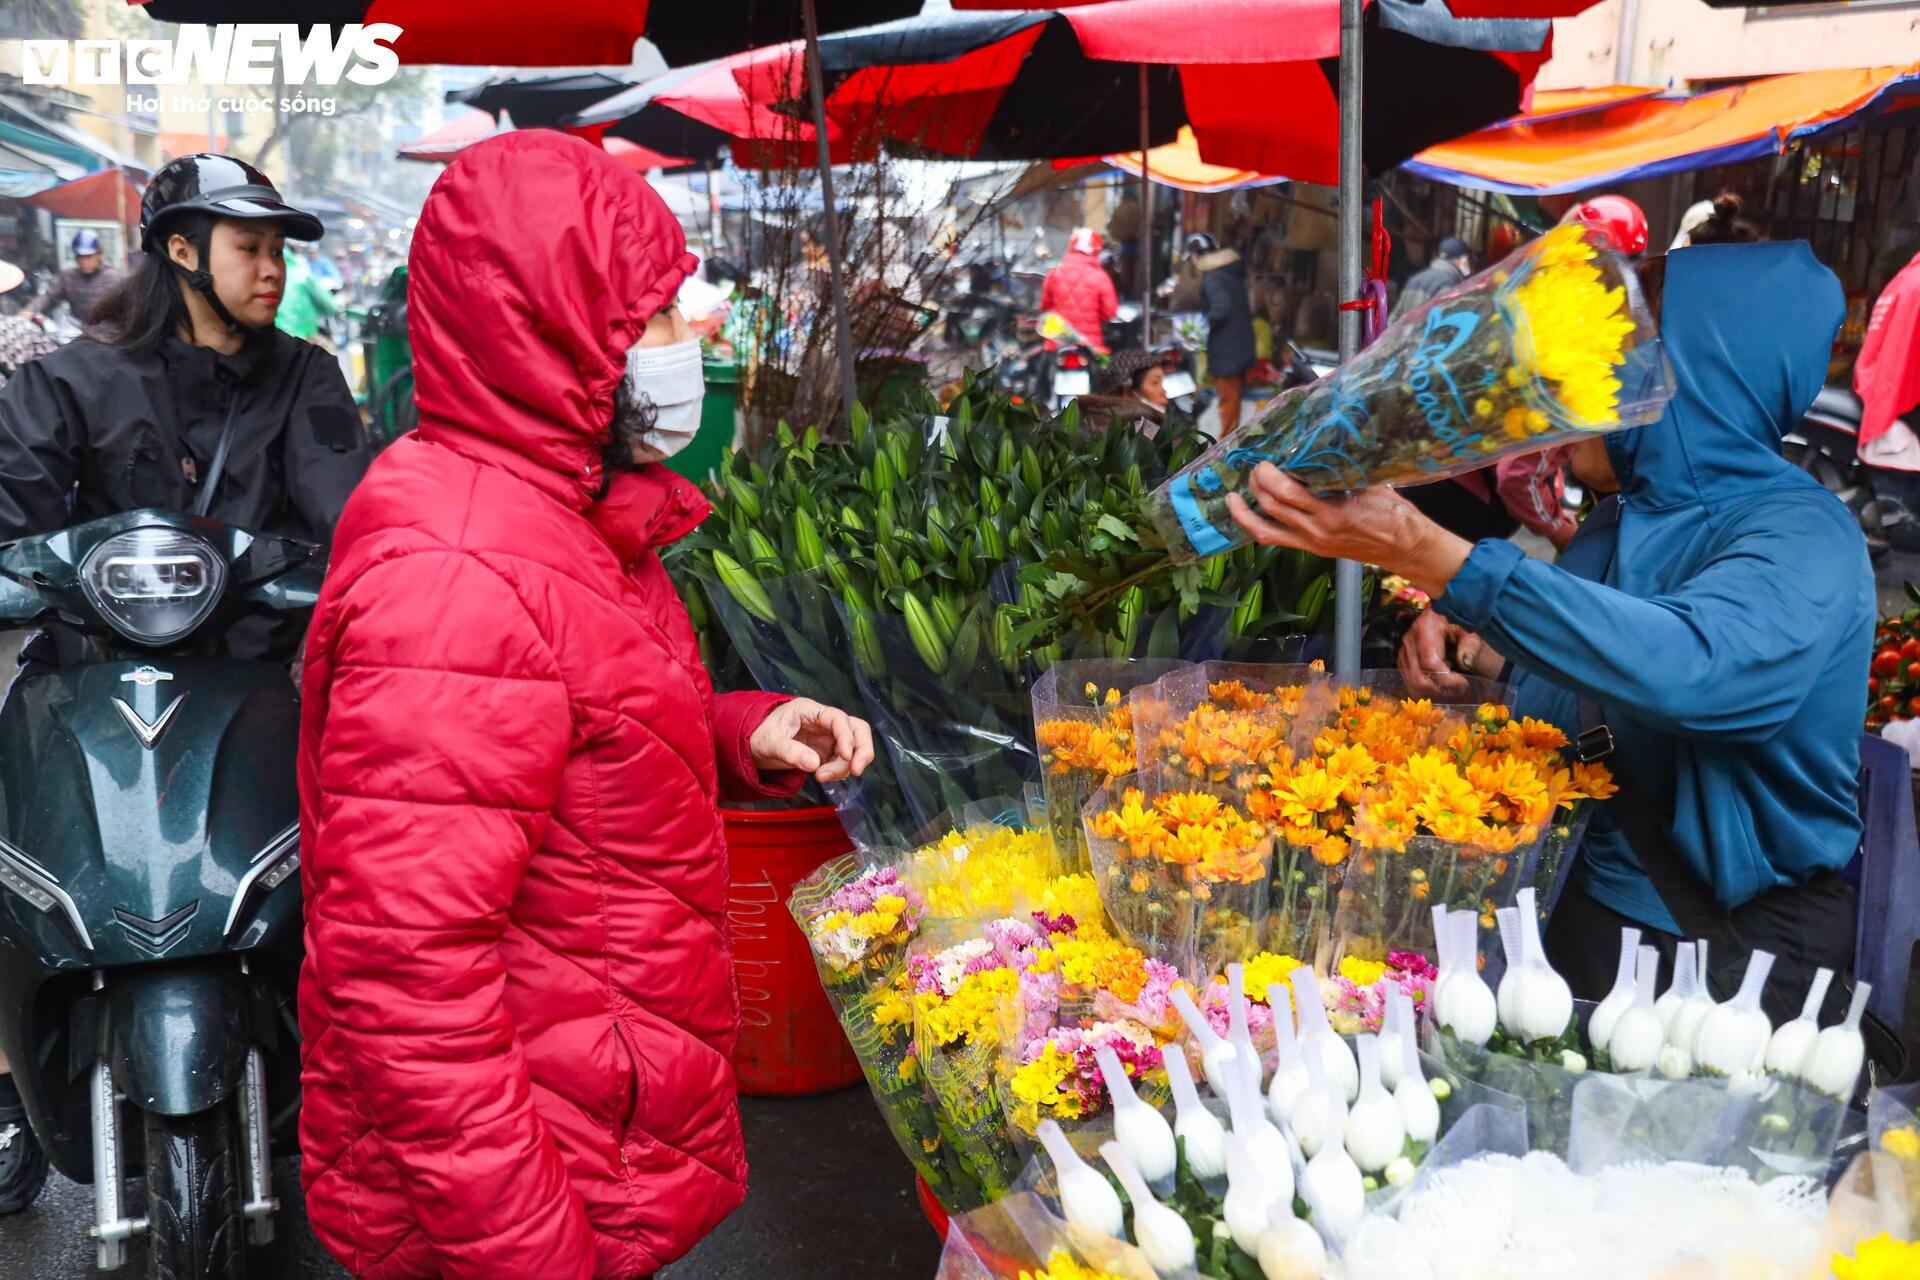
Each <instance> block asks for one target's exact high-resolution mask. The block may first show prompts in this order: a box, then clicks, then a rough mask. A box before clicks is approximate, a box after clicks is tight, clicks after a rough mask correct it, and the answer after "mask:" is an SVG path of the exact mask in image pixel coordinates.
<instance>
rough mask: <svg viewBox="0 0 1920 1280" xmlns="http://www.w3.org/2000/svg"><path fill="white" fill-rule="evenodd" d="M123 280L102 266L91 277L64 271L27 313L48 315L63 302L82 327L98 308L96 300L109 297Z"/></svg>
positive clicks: (66, 269)
mask: <svg viewBox="0 0 1920 1280" xmlns="http://www.w3.org/2000/svg"><path fill="white" fill-rule="evenodd" d="M124 278H125V277H124V276H122V275H121V273H120V272H119V271H118V270H116V269H115V268H113V267H109V266H106V265H104V264H103V265H101V266H99V267H96V268H95V269H94V271H93V274H92V275H88V274H87V273H86V272H84V271H82V270H81V269H80V268H78V267H67V268H64V269H63V270H62V271H61V272H60V275H59V276H58V277H57V278H56V279H55V280H54V282H53V287H52V288H51V289H48V290H47V291H46V292H45V293H43V294H41V295H40V296H39V297H38V298H35V299H34V300H33V301H32V302H31V303H30V304H28V307H27V309H28V310H29V311H41V312H51V311H52V310H53V309H54V308H55V307H57V306H59V305H60V304H61V303H63V302H64V303H66V304H67V305H68V306H69V307H71V308H73V318H74V319H75V320H77V321H79V322H80V323H81V324H85V323H86V321H87V317H88V316H90V315H92V314H93V309H94V308H95V307H97V306H99V305H100V299H102V298H104V297H106V296H107V295H108V294H109V293H112V292H113V290H114V288H115V287H116V286H118V285H119V283H120V281H121V280H122V279H124Z"/></svg>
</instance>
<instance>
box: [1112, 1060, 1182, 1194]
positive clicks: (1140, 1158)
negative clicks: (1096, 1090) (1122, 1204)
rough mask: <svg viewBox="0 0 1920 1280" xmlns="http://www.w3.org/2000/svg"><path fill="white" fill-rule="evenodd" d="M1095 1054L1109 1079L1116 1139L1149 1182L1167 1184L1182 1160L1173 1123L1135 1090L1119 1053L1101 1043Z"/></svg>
mask: <svg viewBox="0 0 1920 1280" xmlns="http://www.w3.org/2000/svg"><path fill="white" fill-rule="evenodd" d="M1093 1057H1094V1061H1095V1062H1096V1063H1098V1064H1099V1066H1100V1077H1101V1079H1103V1080H1105V1081H1106V1085H1107V1093H1108V1095H1109V1096H1110V1097H1111V1098H1112V1099H1113V1137H1114V1141H1116V1142H1118V1143H1119V1144H1120V1145H1121V1146H1122V1147H1124V1148H1126V1152H1127V1154H1128V1155H1129V1156H1132V1157H1133V1160H1134V1162H1135V1164H1136V1165H1137V1166H1138V1168H1139V1170H1140V1172H1141V1174H1142V1175H1143V1176H1144V1177H1145V1178H1146V1180H1147V1181H1149V1182H1153V1183H1158V1184H1160V1185H1162V1186H1164V1185H1166V1184H1167V1183H1168V1181H1169V1180H1170V1179H1171V1178H1172V1177H1173V1173H1174V1167H1175V1165H1176V1164H1177V1163H1178V1160H1179V1150H1178V1148H1176V1147H1175V1146H1174V1144H1173V1126H1172V1125H1169V1124H1168V1123H1167V1120H1166V1117H1165V1116H1163V1115H1161V1114H1160V1113H1159V1112H1158V1111H1156V1110H1154V1109H1153V1108H1152V1107H1151V1106H1149V1105H1147V1104H1146V1103H1145V1102H1142V1101H1141V1100H1140V1095H1139V1094H1137V1093H1135V1092H1134V1091H1133V1081H1131V1080H1129V1079H1128V1078H1127V1069H1126V1068H1125V1067H1123V1066H1121V1065H1120V1057H1119V1055H1118V1054H1116V1053H1114V1051H1113V1050H1112V1049H1110V1048H1108V1047H1107V1046H1105V1045H1102V1046H1100V1048H1099V1049H1097V1050H1096V1051H1095V1052H1094V1055H1093ZM1109 1163H1111V1162H1109Z"/></svg>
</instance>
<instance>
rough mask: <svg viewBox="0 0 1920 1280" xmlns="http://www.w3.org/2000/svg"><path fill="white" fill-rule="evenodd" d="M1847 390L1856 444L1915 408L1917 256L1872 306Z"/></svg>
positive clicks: (1918, 393) (1919, 355) (1919, 330)
mask: <svg viewBox="0 0 1920 1280" xmlns="http://www.w3.org/2000/svg"><path fill="white" fill-rule="evenodd" d="M1853 389H1854V391H1855V393H1856V394H1858V395H1859V397H1860V401H1861V405H1862V409H1861V415H1860V443H1861V444H1866V443H1868V442H1869V441H1872V440H1877V439H1879V438H1880V437H1881V436H1883V435H1885V434H1886V433H1887V429H1888V428H1890V427H1891V426H1893V423H1894V419H1896V418H1898V417H1900V416H1901V415H1902V414H1905V413H1909V412H1911V411H1912V410H1913V408H1914V407H1915V406H1916V405H1920V255H1916V256H1915V257H1914V259H1913V261H1912V262H1909V263H1908V264H1907V265H1906V266H1905V267H1903V268H1901V270H1900V273H1899V274H1898V275H1896V276H1894V278H1893V279H1891V280H1889V281H1888V282H1887V287H1886V288H1885V289H1883V290H1881V292H1880V297H1879V298H1878V300H1876V301H1875V302H1874V304H1873V317H1872V318H1871V319H1870V320H1868V322H1867V338H1866V341H1865V343H1863V344H1862V345H1861V347H1860V358H1859V359H1858V360H1856V361H1855V362H1854V366H1853Z"/></svg>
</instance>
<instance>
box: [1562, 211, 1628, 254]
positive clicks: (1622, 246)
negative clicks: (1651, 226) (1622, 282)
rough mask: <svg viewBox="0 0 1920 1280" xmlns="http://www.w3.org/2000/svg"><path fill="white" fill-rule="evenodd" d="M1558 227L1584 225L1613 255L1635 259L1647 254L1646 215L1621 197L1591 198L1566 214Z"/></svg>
mask: <svg viewBox="0 0 1920 1280" xmlns="http://www.w3.org/2000/svg"><path fill="white" fill-rule="evenodd" d="M1560 222H1561V224H1562V225H1565V224H1567V223H1569V222H1584V223H1586V224H1587V225H1588V226H1590V227H1592V228H1593V229H1594V230H1596V231H1599V232H1601V233H1602V234H1604V235H1605V236H1606V237H1607V240H1608V241H1609V242H1610V243H1611V244H1612V245H1613V247H1614V249H1615V251H1616V252H1619V253H1624V254H1626V255H1627V256H1628V257H1630V258H1632V257H1638V256H1639V255H1640V254H1642V253H1645V252H1646V251H1647V214H1646V211H1645V210H1644V209H1642V208H1641V207H1640V206H1639V205H1637V204H1635V203H1634V202H1633V201H1631V200H1629V199H1627V198H1626V197H1625V196H1595V197H1593V199H1591V200H1582V201H1581V202H1580V203H1579V204H1576V205H1575V206H1573V208H1571V209H1569V210H1567V216H1566V217H1564V218H1562V219H1560Z"/></svg>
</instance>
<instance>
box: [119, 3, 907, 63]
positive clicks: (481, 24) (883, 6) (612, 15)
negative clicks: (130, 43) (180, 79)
mask: <svg viewBox="0 0 1920 1280" xmlns="http://www.w3.org/2000/svg"><path fill="white" fill-rule="evenodd" d="M920 5H921V0H833V3H832V4H830V5H828V6H826V8H827V10H828V12H827V15H826V18H825V20H824V22H823V24H822V26H823V28H824V29H825V30H828V31H841V30H845V29H846V28H848V27H860V26H866V25H868V24H870V23H875V22H884V21H886V20H887V19H890V18H899V17H903V16H905V15H907V14H911V13H916V12H918V11H919V9H920ZM146 10H147V13H148V14H149V15H151V16H152V17H154V18H157V19H160V20H162V21H165V22H194V23H239V22H261V21H263V20H266V19H271V20H272V21H274V22H285V23H296V24H299V25H301V26H330V27H340V26H345V25H347V24H349V23H375V22H388V23H392V24H393V25H395V26H397V27H399V28H400V29H401V35H400V37H399V38H398V39H396V40H395V41H394V42H393V45H394V50H395V52H397V53H398V54H399V55H400V60H401V61H402V62H406V63H433V62H442V63H459V64H464V65H469V66H489V65H499V66H506V67H553V66H591V65H603V64H624V63H626V62H629V61H630V60H631V59H632V55H633V42H634V41H635V40H637V39H639V38H640V37H642V36H645V37H646V38H647V39H648V40H650V41H652V42H653V44H654V46H655V47H656V48H658V49H659V50H660V53H661V55H662V56H663V57H665V58H666V59H667V61H668V62H669V63H674V64H681V63H689V62H701V61H705V60H707V59H711V58H718V57H723V56H725V55H726V54H729V53H737V52H739V51H740V50H742V49H752V48H755V47H758V46H760V45H768V44H778V43H779V42H781V41H783V40H794V39H798V38H799V37H801V36H802V35H803V34H805V30H806V26H805V20H804V18H803V16H802V12H801V5H800V3H799V0H697V2H696V0H651V3H649V0H566V3H562V4H550V5H543V6H542V5H528V4H525V3H524V2H523V0H282V3H278V4H274V5H271V6H263V5H262V4H260V3H259V0H147V4H146ZM263 10H266V11H265V12H263Z"/></svg>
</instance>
